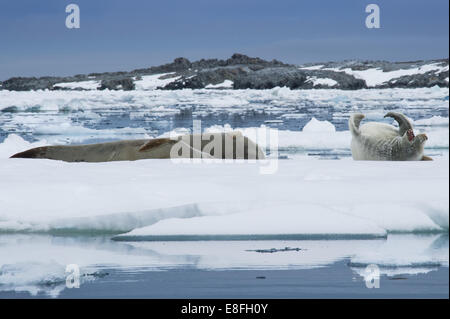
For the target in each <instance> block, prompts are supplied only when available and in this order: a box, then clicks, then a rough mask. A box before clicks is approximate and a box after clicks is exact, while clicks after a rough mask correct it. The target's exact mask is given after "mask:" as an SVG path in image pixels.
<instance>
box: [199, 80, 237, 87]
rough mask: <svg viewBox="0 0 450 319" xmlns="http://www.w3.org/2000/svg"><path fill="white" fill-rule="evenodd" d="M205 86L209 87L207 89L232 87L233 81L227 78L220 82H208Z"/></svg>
mask: <svg viewBox="0 0 450 319" xmlns="http://www.w3.org/2000/svg"><path fill="white" fill-rule="evenodd" d="M205 88H207V89H232V88H233V81H231V80H225V81H223V82H222V83H219V84H208V85H207V86H205Z"/></svg>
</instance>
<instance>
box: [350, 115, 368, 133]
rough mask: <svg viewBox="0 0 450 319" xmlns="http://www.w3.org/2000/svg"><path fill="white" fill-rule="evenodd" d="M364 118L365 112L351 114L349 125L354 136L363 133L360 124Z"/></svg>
mask: <svg viewBox="0 0 450 319" xmlns="http://www.w3.org/2000/svg"><path fill="white" fill-rule="evenodd" d="M363 118H364V114H361V113H356V114H352V115H351V116H350V119H349V120H348V127H349V129H350V132H351V133H352V135H353V136H358V135H360V134H361V131H360V130H359V124H360V123H361V121H362V119H363Z"/></svg>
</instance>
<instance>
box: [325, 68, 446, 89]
mask: <svg viewBox="0 0 450 319" xmlns="http://www.w3.org/2000/svg"><path fill="white" fill-rule="evenodd" d="M323 70H332V71H335V72H340V71H343V72H345V73H347V74H350V75H353V76H354V77H356V78H358V79H362V80H364V81H366V84H367V86H369V87H370V86H377V85H380V84H383V83H384V82H387V81H390V80H392V79H396V78H399V77H402V76H405V75H414V74H424V73H427V72H430V71H435V73H439V72H443V71H445V70H448V66H447V67H444V66H440V65H439V63H432V64H427V65H422V66H420V67H417V68H411V69H403V70H396V71H389V72H384V71H383V70H382V69H380V68H372V69H367V70H361V71H360V70H352V69H351V68H344V69H339V68H325V69H323Z"/></svg>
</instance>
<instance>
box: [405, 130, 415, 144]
mask: <svg viewBox="0 0 450 319" xmlns="http://www.w3.org/2000/svg"><path fill="white" fill-rule="evenodd" d="M406 134H407V135H408V140H409V141H410V142H411V141H412V140H413V139H414V137H415V136H414V132H413V130H411V129H409V130H407V131H406Z"/></svg>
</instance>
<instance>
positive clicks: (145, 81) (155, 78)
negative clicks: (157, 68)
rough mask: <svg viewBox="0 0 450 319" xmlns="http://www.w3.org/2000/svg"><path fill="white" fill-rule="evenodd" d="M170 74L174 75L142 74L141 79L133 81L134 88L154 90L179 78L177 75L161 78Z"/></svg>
mask: <svg viewBox="0 0 450 319" xmlns="http://www.w3.org/2000/svg"><path fill="white" fill-rule="evenodd" d="M170 75H174V73H160V74H153V75H143V76H142V79H141V80H135V81H134V84H135V86H136V90H155V89H156V88H157V87H163V86H165V85H167V84H169V83H171V82H173V81H176V80H178V79H179V78H180V77H179V76H174V77H168V78H164V79H161V77H167V76H170Z"/></svg>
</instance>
